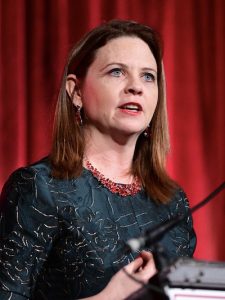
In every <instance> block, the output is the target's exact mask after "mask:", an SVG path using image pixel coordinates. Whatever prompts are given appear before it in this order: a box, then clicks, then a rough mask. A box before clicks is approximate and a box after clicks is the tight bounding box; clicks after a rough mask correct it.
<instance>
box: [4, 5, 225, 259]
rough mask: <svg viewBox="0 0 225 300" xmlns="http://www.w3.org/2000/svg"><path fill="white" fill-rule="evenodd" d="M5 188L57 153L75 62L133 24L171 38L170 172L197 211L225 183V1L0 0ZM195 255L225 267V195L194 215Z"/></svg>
mask: <svg viewBox="0 0 225 300" xmlns="http://www.w3.org/2000/svg"><path fill="white" fill-rule="evenodd" d="M0 18H1V21H0V22H1V28H0V30H1V31H0V46H1V50H0V51H1V58H0V59H1V72H0V76H1V80H0V95H1V105H0V188H1V187H2V185H3V183H4V182H5V180H6V179H7V177H8V176H9V174H10V173H11V172H12V171H13V170H14V169H16V168H18V167H20V166H24V165H26V164H28V163H31V162H33V161H35V160H38V159H39V158H41V157H42V156H45V155H47V154H48V152H49V149H50V145H51V128H52V121H53V116H54V106H55V102H56V99H57V94H58V91H59V85H60V79H61V76H62V73H63V66H64V64H65V61H66V56H67V53H68V51H69V49H71V47H72V46H73V44H74V43H75V42H76V41H77V40H78V39H79V38H80V37H81V36H82V35H83V34H84V33H85V32H87V31H88V30H90V29H91V28H93V27H95V26H96V25H98V24H100V23H102V22H104V21H107V20H110V19H115V18H124V19H133V20H136V21H139V22H142V23H146V24H148V25H150V26H152V27H154V28H155V29H156V30H158V31H159V32H160V34H161V36H162V38H163V41H164V42H163V44H164V65H165V72H166V81H167V99H168V101H167V102H168V111H169V124H170V135H171V153H170V155H169V161H168V169H169V172H170V174H171V175H172V176H173V177H174V178H175V179H176V180H177V181H178V182H179V183H180V185H181V186H182V187H183V188H184V190H185V191H186V193H187V195H188V198H189V200H190V204H191V206H193V205H195V204H196V203H197V202H198V201H200V200H202V199H203V198H204V197H205V196H207V195H208V193H209V192H211V191H212V190H213V189H214V188H215V187H216V186H217V185H219V184H220V183H221V182H222V181H224V180H225V155H224V149H225V101H224V96H225V84H224V82H225V39H224V36H225V2H224V1H223V0H187V1H180V0H115V1H107V0H95V1H92V0H83V1H78V0H48V1H45V0H32V1H28V0H7V1H3V0H2V1H0ZM194 223H195V228H196V232H197V235H198V245H197V249H196V253H195V257H196V258H201V259H205V260H225V246H224V245H223V228H224V225H225V192H223V193H221V194H220V195H219V196H218V197H217V198H216V199H215V200H214V201H213V202H211V203H210V204H208V205H207V206H206V207H204V208H202V210H201V211H199V212H196V213H195V215H194Z"/></svg>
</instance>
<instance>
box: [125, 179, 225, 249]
mask: <svg viewBox="0 0 225 300" xmlns="http://www.w3.org/2000/svg"><path fill="white" fill-rule="evenodd" d="M224 188H225V181H224V182H223V183H222V184H221V185H220V186H218V187H217V188H216V189H215V190H214V191H213V192H212V193H210V194H209V195H208V196H207V197H206V198H205V199H203V200H202V201H201V202H199V203H198V204H197V205H195V206H194V207H192V208H191V209H190V210H189V212H190V213H191V214H193V213H194V212H195V211H197V210H198V209H200V208H201V207H202V206H204V205H205V204H207V203H208V202H209V201H211V200H212V199H213V198H214V197H215V196H216V195H217V194H219V192H221V191H222V190H223V189H224ZM189 212H188V213H186V214H179V215H176V216H174V217H173V218H171V219H169V220H166V221H165V222H163V223H160V224H158V225H156V226H155V227H153V228H151V229H147V230H146V231H145V232H144V233H143V234H142V235H141V236H139V237H138V238H131V239H129V240H128V241H127V242H126V248H127V249H129V251H137V250H139V249H140V248H141V247H143V246H152V245H154V244H155V243H156V242H158V241H159V240H161V238H162V237H163V236H164V235H165V234H166V233H167V232H168V231H169V230H171V229H172V228H173V227H175V226H176V225H178V224H179V223H180V222H181V221H183V220H184V219H185V218H187V217H188V216H189Z"/></svg>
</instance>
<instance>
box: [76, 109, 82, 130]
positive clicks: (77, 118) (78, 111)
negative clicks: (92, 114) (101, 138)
mask: <svg viewBox="0 0 225 300" xmlns="http://www.w3.org/2000/svg"><path fill="white" fill-rule="evenodd" d="M75 107H76V120H77V123H78V124H79V125H80V126H82V125H83V120H82V117H81V106H80V105H76V106H75Z"/></svg>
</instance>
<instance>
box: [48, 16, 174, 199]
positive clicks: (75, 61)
mask: <svg viewBox="0 0 225 300" xmlns="http://www.w3.org/2000/svg"><path fill="white" fill-rule="evenodd" d="M121 36H134V37H138V38H140V39H142V40H143V41H144V42H146V43H147V44H148V46H149V48H150V50H151V52H152V54H153V56H154V58H155V60H156V63H157V81H158V82H157V83H158V102H157V106H156V109H155V112H154V115H153V118H152V120H151V123H150V132H151V136H150V138H146V137H144V136H143V134H141V135H140V136H139V138H138V141H137V144H136V148H135V153H134V158H133V167H132V168H133V170H132V171H133V174H134V175H137V176H138V177H139V178H140V180H141V182H142V184H143V186H144V188H145V191H146V193H147V194H148V196H150V197H151V198H152V199H154V200H155V201H157V202H161V203H166V202H168V201H169V199H170V198H171V196H172V194H173V193H174V190H175V188H177V185H176V183H175V182H174V181H173V180H172V179H171V178H170V177H169V176H168V175H167V172H166V169H165V163H166V155H167V153H168V151H169V135H168V124H167V112H166V99H165V90H164V89H165V84H164V76H163V68H162V51H161V46H160V42H159V38H158V35H157V34H156V32H155V31H154V30H152V29H151V28H150V27H148V26H146V25H143V24H140V23H137V22H134V21H125V20H112V21H110V22H108V23H105V24H103V25H100V26H99V27H96V28H95V29H93V30H92V31H90V32H89V33H88V34H87V35H85V36H84V37H83V38H82V39H81V40H80V41H79V42H78V44H76V45H75V47H74V48H73V49H72V51H71V53H70V55H69V58H68V62H67V65H66V67H65V71H64V75H63V79H62V84H61V89H60V93H59V97H58V102H57V107H56V112H55V121H54V130H53V144H52V152H51V155H50V159H51V164H52V175H53V176H54V177H56V178H64V179H65V178H73V177H78V176H79V175H80V174H81V172H82V160H83V152H84V135H83V130H82V127H81V126H80V125H79V124H78V122H77V120H76V118H75V114H76V108H75V106H74V105H73V103H72V101H71V99H70V97H69V96H68V94H67V92H66V80H67V75H68V74H76V76H77V77H78V78H80V79H82V78H84V77H85V75H86V72H87V70H88V68H89V66H90V65H91V63H92V62H93V61H94V58H95V54H96V51H97V50H98V49H99V48H100V47H102V46H104V45H105V44H106V43H107V42H108V41H110V40H112V39H114V38H118V37H121Z"/></svg>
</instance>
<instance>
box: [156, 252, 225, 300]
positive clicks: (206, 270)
mask: <svg viewBox="0 0 225 300" xmlns="http://www.w3.org/2000/svg"><path fill="white" fill-rule="evenodd" d="M160 277H161V279H160V280H161V281H162V282H163V288H164V291H165V294H166V295H167V296H168V298H169V299H171V300H189V299H190V300H203V299H207V300H223V299H224V300H225V263H221V262H205V261H199V260H194V259H190V258H180V259H178V260H177V261H176V262H175V263H174V264H172V265H171V266H170V267H168V269H167V270H165V271H163V272H162V274H160Z"/></svg>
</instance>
